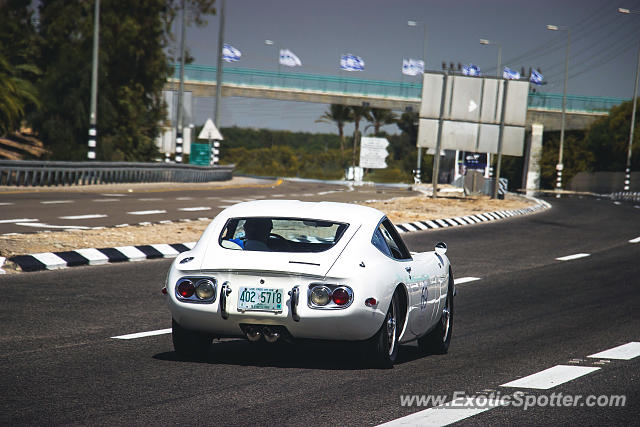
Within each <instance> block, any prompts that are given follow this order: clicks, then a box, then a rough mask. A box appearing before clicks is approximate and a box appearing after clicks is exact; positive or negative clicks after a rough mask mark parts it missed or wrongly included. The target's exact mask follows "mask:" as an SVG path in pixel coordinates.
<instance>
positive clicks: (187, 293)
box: [178, 280, 196, 298]
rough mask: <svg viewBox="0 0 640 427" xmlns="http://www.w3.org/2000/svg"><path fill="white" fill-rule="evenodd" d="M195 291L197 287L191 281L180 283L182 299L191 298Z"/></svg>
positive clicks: (179, 291)
mask: <svg viewBox="0 0 640 427" xmlns="http://www.w3.org/2000/svg"><path fill="white" fill-rule="evenodd" d="M195 290H196V289H195V286H194V285H193V282H192V281H191V280H183V281H181V282H180V283H178V294H179V295H180V296H181V297H182V298H191V296H193V293H194V292H195Z"/></svg>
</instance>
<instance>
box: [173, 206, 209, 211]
mask: <svg viewBox="0 0 640 427" xmlns="http://www.w3.org/2000/svg"><path fill="white" fill-rule="evenodd" d="M178 210H179V211H185V212H196V211H208V210H211V208H209V207H207V206H197V207H193V208H179V209H178Z"/></svg>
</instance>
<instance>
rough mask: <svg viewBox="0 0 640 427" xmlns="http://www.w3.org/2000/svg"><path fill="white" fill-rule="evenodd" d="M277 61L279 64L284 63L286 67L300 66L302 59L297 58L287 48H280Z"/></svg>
mask: <svg viewBox="0 0 640 427" xmlns="http://www.w3.org/2000/svg"><path fill="white" fill-rule="evenodd" d="M279 61H280V64H282V65H285V66H287V67H300V66H302V61H300V58H298V57H297V56H296V54H295V53H293V52H291V51H290V50H289V49H280V59H279Z"/></svg>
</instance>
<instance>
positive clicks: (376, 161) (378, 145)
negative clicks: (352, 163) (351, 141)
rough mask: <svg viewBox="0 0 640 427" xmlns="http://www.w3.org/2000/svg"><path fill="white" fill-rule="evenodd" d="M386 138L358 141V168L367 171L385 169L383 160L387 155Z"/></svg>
mask: <svg viewBox="0 0 640 427" xmlns="http://www.w3.org/2000/svg"><path fill="white" fill-rule="evenodd" d="M388 146H389V141H387V139H386V138H373V137H362V138H361V139H360V167H362V168H369V169H384V168H386V167H387V163H386V162H385V159H386V158H387V156H388V155H389V153H388V152H387V147H388Z"/></svg>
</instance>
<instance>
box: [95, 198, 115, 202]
mask: <svg viewBox="0 0 640 427" xmlns="http://www.w3.org/2000/svg"><path fill="white" fill-rule="evenodd" d="M93 201H94V202H119V201H120V199H93Z"/></svg>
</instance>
